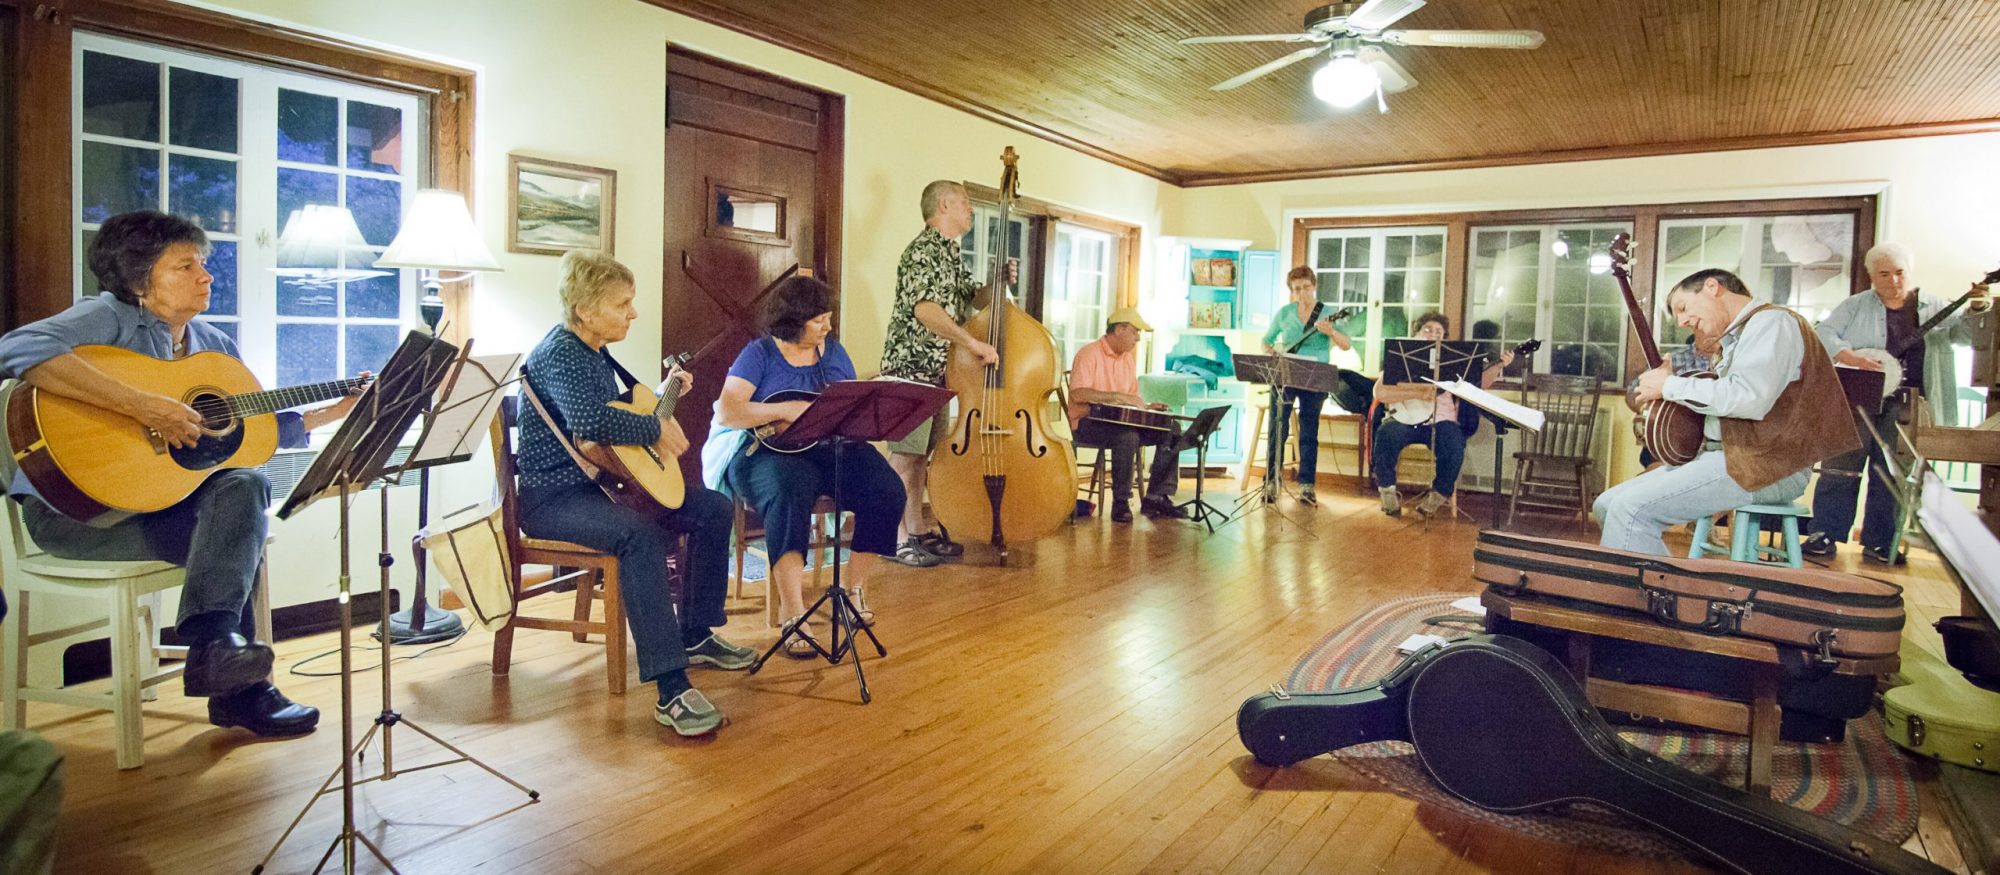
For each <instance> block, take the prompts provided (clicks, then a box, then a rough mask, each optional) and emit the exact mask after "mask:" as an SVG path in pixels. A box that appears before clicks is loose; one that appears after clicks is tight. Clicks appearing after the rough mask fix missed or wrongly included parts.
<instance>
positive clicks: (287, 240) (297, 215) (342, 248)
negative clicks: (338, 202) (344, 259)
mask: <svg viewBox="0 0 2000 875" xmlns="http://www.w3.org/2000/svg"><path fill="white" fill-rule="evenodd" d="M367 245H368V243H367V241H366V240H364V239H362V237H361V228H360V227H358V226H356V225H355V224H354V214H353V213H350V212H348V211H347V208H346V207H337V206H332V205H329V204H306V205H305V207H303V208H301V209H297V210H293V211H292V214H291V215H290V216H289V217H287V218H286V219H285V229H284V231H282V232H280V233H279V235H278V266H277V267H275V268H272V270H271V272H272V273H275V274H278V275H279V276H288V277H304V278H307V279H311V280H322V281H335V280H353V279H364V278H367V277H372V276H388V272H387V271H381V270H360V269H345V270H343V269H341V266H340V260H341V253H343V252H346V253H348V258H349V259H355V258H358V257H359V256H360V255H361V253H362V252H363V251H364V250H362V249H360V248H359V247H365V246H367Z"/></svg>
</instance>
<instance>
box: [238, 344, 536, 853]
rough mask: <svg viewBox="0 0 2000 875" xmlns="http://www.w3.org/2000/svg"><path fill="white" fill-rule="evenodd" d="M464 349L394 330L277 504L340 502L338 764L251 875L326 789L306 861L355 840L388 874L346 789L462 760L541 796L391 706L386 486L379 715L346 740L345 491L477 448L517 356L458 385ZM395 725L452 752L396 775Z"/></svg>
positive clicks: (349, 642)
mask: <svg viewBox="0 0 2000 875" xmlns="http://www.w3.org/2000/svg"><path fill="white" fill-rule="evenodd" d="M466 347H467V348H466V349H464V350H461V349H460V348H458V347H455V346H453V345H451V344H450V343H446V342H445V341H443V340H440V339H438V338H436V337H433V336H431V335H429V334H425V333H423V332H418V331H412V332H410V333H409V334H408V335H406V336H404V338H403V343H402V345H401V346H399V347H397V349H396V352H395V353H394V354H393V355H391V356H390V357H389V362H388V364H385V365H383V366H382V373H381V374H380V375H378V376H377V377H376V378H375V381H374V382H373V383H372V384H370V385H369V387H368V389H367V390H366V391H365V392H363V393H362V396H361V398H360V400H359V401H357V402H356V403H355V405H354V409H353V411H351V412H350V413H349V414H348V415H347V418H346V419H345V420H344V421H343V422H342V423H341V426H340V429H339V431H337V432H335V433H334V436H333V438H332V440H330V441H328V442H327V445H326V448H325V449H322V450H320V452H319V454H318V455H317V456H315V457H314V458H313V462H312V465H311V467H309V468H307V469H306V472H305V474H304V475H302V476H301V477H300V479H299V483H298V486H296V487H294V488H293V489H292V493H291V495H290V496H289V497H288V498H286V500H285V504H284V506H283V507H281V508H279V510H278V518H279V519H290V518H291V516H292V515H293V514H296V513H298V512H299V511H300V510H302V509H304V508H305V507H307V506H308V505H310V504H312V503H313V502H314V501H317V500H319V499H320V498H325V497H332V498H334V499H335V503H336V504H337V505H338V506H339V508H340V513H339V527H338V528H339V533H340V539H339V540H340V546H339V550H340V578H339V586H340V589H339V596H338V598H337V601H338V602H339V605H340V747H341V752H342V756H341V760H340V766H339V768H337V769H335V770H334V773H333V774H332V775H329V776H328V777H327V779H326V780H325V781H324V782H322V783H321V784H320V786H319V790H318V791H316V792H315V793H313V796H312V798H311V799H308V800H307V801H306V805H305V807H304V808H302V809H300V810H299V814H298V816H297V817H294V818H292V822H291V824H290V825H289V826H287V827H285V831H284V833H283V834H281V835H279V836H278V841H277V842H276V843H275V844H273V845H272V846H271V850H270V852H268V853H266V854H265V855H264V859H263V860H262V861H261V862H259V863H258V864H257V865H256V867H255V868H253V869H251V870H250V871H251V873H252V875H257V873H261V872H263V871H264V867H266V866H268V865H270V863H271V860H272V858H274V857H276V856H277V854H278V849H279V848H281V847H283V846H284V844H285V841H286V840H287V839H289V838H291V835H292V832H293V831H294V830H297V829H298V826H299V824H300V823H301V822H303V821H304V820H305V817H306V814H308V813H309V812H311V811H312V807H313V805H314V804H316V803H318V802H319V800H320V798H321V797H323V796H326V795H328V794H330V793H334V792H338V793H339V794H340V801H341V827H340V832H339V833H338V834H337V835H335V836H334V838H333V841H332V842H331V843H329V844H328V845H327V848H326V853H324V854H322V855H320V858H319V863H318V864H317V865H315V866H314V867H313V871H314V872H315V873H317V872H319V871H320V870H322V869H325V868H326V864H327V861H328V860H330V859H332V857H333V854H334V851H336V850H338V851H340V866H341V871H342V872H344V873H352V872H354V871H355V868H354V864H355V858H356V850H355V849H356V846H357V845H358V846H360V847H363V848H366V849H367V850H368V852H369V853H371V854H374V855H375V859H377V860H380V861H381V862H382V865H383V866H385V867H387V868H388V869H389V871H390V872H395V871H397V870H396V866H395V864H394V863H391V862H390V861H389V858H388V856H386V855H384V854H383V853H382V849H381V848H379V847H377V846H376V845H375V843H374V842H372V841H369V839H368V837H367V836H366V835H364V834H363V833H362V832H361V831H359V830H357V829H355V824H354V788H355V787H357V786H359V785H361V784H366V783H369V782H371V781H387V780H391V779H393V778H395V777H396V776H397V775H399V774H406V773H409V772H416V771H422V770H425V769H434V768H439V767H441V766H449V765H454V764H457V763H466V762H469V763H471V764H473V765H475V766H478V767H479V768H481V769H484V770H486V772H487V773H488V774H491V775H492V776H494V777H496V778H499V779H500V780H502V781H505V782H507V783H508V784H510V785H512V786H513V787H514V789H516V790H519V791H521V792H522V793H525V794H527V796H528V800H529V802H530V803H532V802H534V801H537V800H539V799H540V798H541V794H540V793H538V792H537V791H534V790H530V789H528V788H527V787H525V786H523V785H522V784H521V783H520V782H518V781H515V780H514V779H512V778H509V777H507V776H506V775H504V774H501V773H500V772H499V771H498V770H496V769H494V768H493V767H492V766H489V765H487V764H485V763H483V762H480V761H479V760H478V759H476V758H474V757H473V756H472V755H471V754H468V753H466V752H465V751H463V750H460V749H459V748H457V747H455V746H453V745H452V744H451V743H450V742H447V741H445V740H444V739H442V738H439V737H437V736H436V735H433V734H432V733H430V732H429V731H427V730H425V729H424V728H423V727H421V726H418V725H417V724H416V722H415V721H413V720H410V719H408V718H406V717H404V716H403V715H402V714H400V713H398V712H397V711H396V710H395V708H394V705H393V702H392V700H391V698H390V694H391V692H392V691H391V687H390V674H389V669H390V666H391V664H392V660H393V659H394V657H393V656H392V655H391V653H390V647H391V646H392V641H391V638H390V635H389V564H390V562H391V558H390V557H391V554H390V553H389V523H388V519H389V498H388V495H389V493H388V491H387V490H386V489H384V490H381V496H382V499H381V500H382V508H381V510H382V550H381V552H380V554H378V560H377V562H378V564H379V565H380V566H381V587H382V589H381V603H380V605H379V607H380V609H381V620H380V628H379V638H380V639H381V665H380V666H378V668H379V670H380V671H381V672H382V711H381V713H380V714H379V715H377V716H376V718H375V723H374V725H373V726H371V727H370V728H369V730H368V732H367V734H365V735H363V736H362V737H361V740H360V741H358V742H357V741H355V739H354V654H353V641H354V606H353V589H352V586H351V584H352V581H353V578H352V576H351V573H350V571H351V569H350V564H349V563H350V560H349V556H348V552H349V551H348V542H349V531H350V529H349V524H348V508H349V505H350V504H351V502H352V498H353V496H354V495H355V494H357V493H360V492H362V491H364V490H366V489H368V488H369V487H370V485H371V484H374V483H376V482H377V481H383V483H384V485H386V484H388V483H392V482H396V481H398V480H400V478H401V477H402V475H403V474H404V473H405V472H408V471H421V470H427V469H429V468H434V467H436V466H438V465H444V464H451V463H454V462H461V461H464V460H466V459H469V458H471V454H472V451H473V450H474V449H476V448H477V441H478V436H479V435H481V434H484V433H485V431H486V429H487V422H488V420H489V419H491V418H492V416H493V412H494V411H495V410H497V409H498V407H499V389H500V387H501V386H504V385H505V383H506V382H507V381H506V380H505V379H504V377H505V373H504V372H505V371H509V370H511V369H512V367H511V362H512V360H518V356H515V357H512V360H510V359H509V358H508V357H498V359H497V360H496V363H498V365H499V368H500V370H501V371H502V372H503V373H502V374H501V375H499V376H498V377H496V376H495V375H494V374H492V373H491V371H490V366H489V363H486V362H476V363H474V368H475V369H476V370H478V371H479V372H481V373H483V374H484V376H485V378H484V379H472V380H466V381H464V382H463V383H462V384H461V382H460V380H459V377H460V374H461V373H462V372H464V371H465V369H466V367H465V366H466V364H467V362H468V358H467V353H468V351H469V350H470V347H471V344H470V343H468V344H466ZM461 386H463V389H462V390H461V389H460V387H461ZM440 387H443V393H444V394H445V395H447V396H448V397H447V398H446V400H445V401H444V402H442V403H438V404H435V405H434V404H433V403H432V399H433V398H434V397H436V396H437V395H438V394H439V393H440ZM419 417H422V418H423V420H424V427H423V433H422V436H421V437H419V438H418V440H417V443H416V445H415V447H414V448H413V449H412V450H411V452H410V454H409V455H408V456H407V457H406V458H404V459H402V460H392V459H391V458H390V457H391V456H392V455H393V454H394V452H395V451H396V449H397V446H398V445H399V444H400V443H402V440H403V438H404V436H405V435H406V434H408V432H409V430H410V427H411V426H412V425H414V424H416V422H417V420H418V418H419ZM399 725H400V726H405V727H408V728H409V729H411V730H413V731H415V732H416V733H417V734H419V735H422V736H423V737H424V738H426V739H429V740H430V741H431V742H432V743H433V744H436V745H437V746H439V747H441V748H444V749H445V750H447V751H449V752H451V753H452V754H454V755H455V756H454V757H453V758H451V759H447V760H443V761H440V762H434V763H426V764H424V765H420V766H416V767H414V768H407V769H403V770H402V771H400V772H399V771H397V769H396V766H395V756H394V742H393V737H394V729H395V727H397V726H399ZM377 733H380V735H381V739H382V771H381V773H380V774H378V775H375V776H373V777H368V778H362V779H359V780H357V779H356V778H355V776H354V772H355V764H356V763H358V762H360V761H362V760H363V759H365V753H366V749H367V747H368V744H369V743H370V742H371V741H373V740H374V739H375V738H376V735H377ZM336 783H338V785H339V786H338V790H337V791H336V789H335V784H336Z"/></svg>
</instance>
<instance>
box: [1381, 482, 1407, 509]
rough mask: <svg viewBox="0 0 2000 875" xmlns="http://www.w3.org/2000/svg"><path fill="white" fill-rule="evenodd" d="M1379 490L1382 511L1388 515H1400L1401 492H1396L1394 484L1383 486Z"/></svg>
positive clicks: (1401, 504) (1401, 506) (1401, 505)
mask: <svg viewBox="0 0 2000 875" xmlns="http://www.w3.org/2000/svg"><path fill="white" fill-rule="evenodd" d="M1381 492H1382V512H1383V513H1385V514H1388V515H1389V516H1401V515H1402V513H1403V493H1400V492H1397V491H1396V487H1394V486H1384V487H1382V488H1381Z"/></svg>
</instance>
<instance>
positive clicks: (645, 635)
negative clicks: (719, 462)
mask: <svg viewBox="0 0 2000 875" xmlns="http://www.w3.org/2000/svg"><path fill="white" fill-rule="evenodd" d="M520 503H521V532H522V534H525V535H528V536H530V537H536V538H553V539H555V540H558V541H570V542H572V543H577V544H582V545H583V546H585V547H589V548H591V549H593V550H602V551H604V552H606V553H610V554H612V555H614V556H617V557H618V595H619V599H620V601H621V603H622V604H623V605H624V606H625V622H626V625H628V626H630V627H631V629H632V643H633V644H634V645H635V646H636V648H637V649H638V651H639V679H640V680H643V681H656V680H659V678H660V676H661V675H664V674H666V673H668V672H671V671H676V670H680V669H685V668H687V664H688V661H687V648H688V647H691V646H693V645H696V644H700V643H701V640H702V639H703V638H706V637H708V633H709V630H710V629H713V628H715V627H718V626H721V625H724V624H726V623H727V622H729V618H728V617H726V616H724V615H723V613H722V599H723V597H724V596H726V595H728V591H729V577H728V575H729V564H728V563H729V523H730V517H731V512H730V511H731V508H730V504H729V499H727V498H724V497H722V493H720V492H716V491H715V490H713V489H705V488H703V487H701V486H700V485H698V484H694V483H690V484H688V487H687V498H686V500H684V501H683V502H682V503H681V507H680V509H679V510H676V511H672V512H670V513H666V514H662V515H659V516H648V515H646V514H642V513H640V512H638V511H635V510H631V509H629V508H625V507H622V506H620V505H616V504H613V503H612V502H611V499H609V498H607V497H605V495H604V493H603V492H601V491H599V490H598V488H597V486H596V485H595V484H590V483H585V484H580V485H577V486H565V487H560V488H556V489H546V490H536V491H533V492H524V493H522V494H521V502H520ZM677 533H684V534H686V535H687V536H688V567H687V574H686V575H685V576H684V578H683V580H685V582H686V586H687V592H686V594H685V595H686V599H687V610H686V615H685V616H677V615H676V613H675V611H674V596H673V593H672V592H671V591H669V590H668V589H667V552H668V550H669V548H671V546H672V545H673V537H674V535H675V534H677ZM689 638H693V639H694V640H692V641H690V640H688V639H689Z"/></svg>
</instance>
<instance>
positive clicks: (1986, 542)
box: [1870, 472, 2000, 618]
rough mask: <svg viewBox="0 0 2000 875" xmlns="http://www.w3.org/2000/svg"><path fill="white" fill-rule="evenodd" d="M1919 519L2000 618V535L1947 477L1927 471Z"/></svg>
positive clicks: (1982, 601)
mask: <svg viewBox="0 0 2000 875" xmlns="http://www.w3.org/2000/svg"><path fill="white" fill-rule="evenodd" d="M1870 485H1871V486H1872V485H1873V484H1870ZM1917 519H1918V520H1919V521H1921V522H1922V523H1923V524H1924V533H1925V534H1928V535H1930V537H1931V543H1932V544H1935V545H1937V550H1938V552H1939V553H1942V554H1944V558H1945V561H1947V562H1950V563H1951V567H1952V569H1953V570H1955V571H1957V572H1958V576H1959V577H1960V578H1961V579H1963V580H1964V581H1965V588H1966V589H1969V590H1972V596H1973V598H1975V599H1978V600H1979V604H1980V605H1982V606H1984V607H1985V608H1986V614H1987V616H1990V617H1995V618H2000V539H1995V538H1994V537H1993V533H1992V532H1991V531H1988V530H1987V528H1986V525H1985V524H1984V523H1981V522H1980V521H1979V517H1978V516H1977V515H1975V514H1973V512H1972V509H1971V508H1969V507H1966V506H1965V504H1964V503H1963V502H1961V501H1960V500H1959V498H1958V495H1957V494H1955V493H1953V492H1952V491H1951V487H1949V486H1946V485H1945V483H1944V480H1943V479H1941V478H1939V477H1938V475H1936V474H1934V473H1930V472H1926V473H1925V474H1924V494H1923V499H1922V502H1921V506H1920V507H1919V508H1917Z"/></svg>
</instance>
